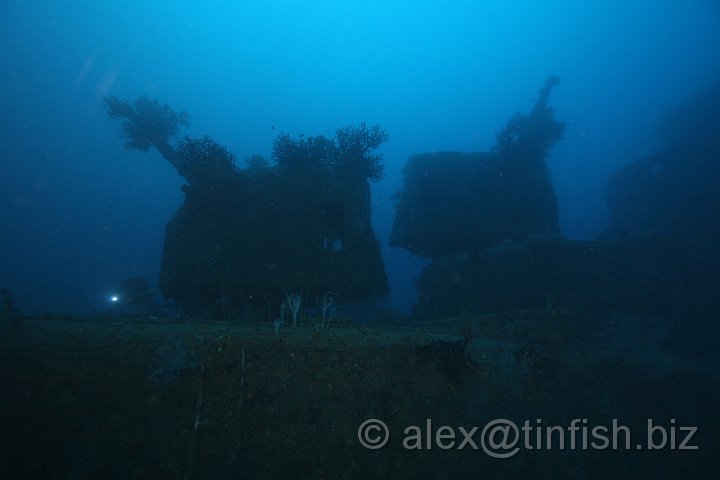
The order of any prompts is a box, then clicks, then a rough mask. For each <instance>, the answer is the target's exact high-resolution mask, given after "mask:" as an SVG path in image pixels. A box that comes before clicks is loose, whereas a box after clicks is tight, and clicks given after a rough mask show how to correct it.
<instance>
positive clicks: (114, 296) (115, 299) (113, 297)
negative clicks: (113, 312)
mask: <svg viewBox="0 0 720 480" xmlns="http://www.w3.org/2000/svg"><path fill="white" fill-rule="evenodd" d="M110 301H111V302H113V303H115V302H117V301H118V297H117V295H113V296H112V297H110Z"/></svg>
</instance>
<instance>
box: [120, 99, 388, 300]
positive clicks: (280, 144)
mask: <svg viewBox="0 0 720 480" xmlns="http://www.w3.org/2000/svg"><path fill="white" fill-rule="evenodd" d="M106 107H107V110H108V114H109V115H110V116H111V117H113V118H120V119H122V120H123V124H122V130H123V132H124V134H125V136H126V138H127V143H126V147H127V148H130V149H139V150H148V149H149V148H150V147H151V146H154V147H155V148H156V149H157V150H158V151H159V152H160V153H161V154H162V156H163V157H164V158H165V159H166V160H168V161H169V162H170V163H171V164H172V165H173V166H174V167H175V168H176V170H177V171H178V173H179V174H180V175H182V176H183V177H184V178H185V179H186V180H187V182H188V183H187V184H186V185H184V186H183V192H184V193H185V200H184V202H183V205H182V206H181V207H180V209H179V210H178V211H177V213H176V214H175V215H174V216H173V218H172V219H171V220H170V222H169V224H168V226H167V231H166V235H165V245H164V249H163V257H162V267H161V272H160V281H159V286H160V290H161V292H162V294H163V295H164V296H165V297H167V298H170V299H173V300H175V301H176V302H177V303H178V304H180V305H181V306H182V307H183V308H185V309H186V310H188V311H191V312H200V311H215V312H218V311H220V310H221V309H222V310H223V311H224V309H225V306H227V305H228V304H233V305H239V306H243V307H245V306H249V307H255V308H258V307H261V308H262V311H263V312H266V311H268V310H266V306H271V307H272V309H273V311H274V309H275V307H277V305H279V303H280V301H281V300H282V298H284V295H285V294H286V293H289V292H297V293H304V294H306V297H307V298H315V297H316V296H322V295H324V294H326V293H327V292H333V294H334V295H336V296H338V297H339V298H341V299H342V300H343V301H361V300H365V299H367V298H368V297H370V296H371V295H374V294H384V293H387V292H388V284H387V279H386V276H385V270H384V266H383V262H382V258H381V255H380V246H379V244H378V242H377V240H376V238H375V234H374V232H373V229H372V226H371V224H370V208H371V207H370V186H369V181H372V180H377V179H379V178H380V177H381V176H382V162H381V160H382V158H381V157H380V156H379V155H377V154H374V153H373V151H374V150H375V149H376V148H377V147H378V146H379V145H380V144H381V143H383V142H385V141H386V140H387V139H388V135H387V133H386V132H385V131H384V130H383V129H382V128H380V127H379V126H374V127H368V126H366V125H365V124H360V125H357V126H348V127H344V128H341V129H338V130H337V131H336V135H335V138H334V139H328V138H325V137H322V136H318V137H305V138H302V137H301V138H297V139H294V138H291V137H290V136H289V135H287V134H282V135H280V136H278V137H277V139H276V140H275V142H274V145H273V159H274V160H275V161H276V163H277V164H276V165H275V166H271V167H270V166H264V162H262V161H260V159H259V158H251V159H250V161H249V162H248V165H249V166H250V168H246V169H239V168H237V167H236V165H235V157H234V155H233V154H232V153H230V152H229V151H228V150H227V149H226V148H225V147H223V146H221V145H219V144H218V143H216V142H215V141H214V140H212V139H211V138H209V137H203V138H200V139H193V138H188V137H185V138H183V139H181V140H180V141H178V142H177V143H176V144H175V145H171V144H170V141H171V140H172V138H173V137H174V136H175V135H176V134H177V132H178V130H179V128H180V127H181V126H183V125H187V122H188V115H187V114H186V113H184V112H176V111H174V110H172V109H171V108H170V107H169V106H167V105H163V104H160V103H158V102H157V101H154V100H150V99H148V98H146V97H140V98H139V99H137V100H136V101H135V102H134V103H133V104H130V103H128V102H125V101H122V100H119V99H117V98H112V97H111V98H107V99H106ZM275 314H276V313H275Z"/></svg>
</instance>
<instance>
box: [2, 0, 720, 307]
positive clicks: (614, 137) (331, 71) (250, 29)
mask: <svg viewBox="0 0 720 480" xmlns="http://www.w3.org/2000/svg"><path fill="white" fill-rule="evenodd" d="M718 45H720V4H718V3H717V2H716V1H712V0H706V1H700V0H698V1H691V2H676V1H669V0H665V1H645V0H643V1H641V0H638V1H632V2H627V1H619V0H613V1H605V2H578V1H574V0H564V1H553V2H537V1H530V0H525V1H500V0H496V1H482V2H481V1H470V0H468V1H463V0H458V1H455V0H454V1H447V2H429V1H408V0H403V1H392V0H383V1H364V2H355V1H308V2H302V1H297V2H295V1H271V0H263V1H252V2H251V1H246V2H239V1H215V2H184V1H175V2H160V1H151V2H128V1H115V0H108V1H102V2H98V1H90V0H79V1H67V2H49V1H37V2H26V1H20V0H5V1H3V2H2V5H1V6H0V105H1V106H2V110H1V111H0V165H1V166H2V174H0V225H2V235H1V237H0V286H2V287H5V288H9V289H10V290H11V291H12V293H13V295H14V299H15V304H16V306H17V308H19V309H20V310H22V311H23V312H26V313H45V312H70V313H94V312H99V311H103V310H104V309H107V308H108V305H107V300H108V296H109V294H110V293H111V288H112V286H113V285H114V284H115V283H116V282H117V281H118V279H121V278H126V277H132V276H143V277H145V278H148V279H149V280H150V283H151V284H154V283H155V282H156V279H157V276H158V271H159V268H160V256H161V253H162V241H163V236H164V228H165V224H166V222H167V221H168V220H169V219H170V217H171V216H172V214H173V213H174V212H175V211H176V209H177V208H178V206H179V205H180V204H181V202H182V193H181V191H180V186H181V185H182V184H183V179H182V178H181V177H179V176H178V175H177V173H176V172H175V170H174V169H173V168H172V167H171V166H170V165H169V164H168V163H167V162H166V161H165V160H164V159H162V158H161V156H160V155H159V154H158V153H157V152H156V151H154V150H153V151H150V152H149V153H142V152H137V151H125V150H123V140H122V139H121V138H120V137H119V134H118V123H117V122H116V121H114V120H111V119H109V118H108V117H107V115H106V113H105V110H104V107H103V104H102V99H103V97H105V96H106V95H115V96H118V97H120V98H124V99H129V100H132V99H134V98H136V97H138V96H140V95H143V94H146V95H148V96H150V97H152V98H157V99H158V100H160V101H162V102H167V103H168V104H170V105H171V106H172V107H173V108H175V109H178V110H185V111H187V112H189V113H190V115H191V124H190V127H189V128H188V129H187V130H186V131H185V132H184V133H187V134H189V135H192V136H200V135H203V134H207V135H210V136H212V137H213V138H215V139H216V140H217V141H218V142H220V143H221V144H223V145H225V146H226V147H228V148H229V149H230V150H231V151H232V152H234V153H235V154H236V156H237V158H238V159H239V160H240V163H242V159H243V158H245V157H246V156H248V155H251V154H253V153H259V154H261V155H263V156H265V157H266V158H269V157H270V153H271V148H272V140H273V138H274V137H275V136H276V135H277V134H278V133H279V132H288V133H290V134H291V135H293V136H296V135H300V134H308V135H327V136H332V134H333V132H334V130H335V129H336V128H338V127H340V126H343V125H347V124H350V123H358V122H361V121H366V122H368V124H376V123H380V124H382V125H383V127H385V128H386V129H387V131H388V132H389V133H390V136H391V140H390V141H389V142H387V143H386V144H384V145H383V146H382V148H381V151H382V153H383V154H384V157H385V162H386V169H385V172H386V177H385V179H384V180H383V181H381V182H379V183H377V184H374V185H373V199H372V202H373V215H374V217H373V222H374V225H375V231H376V235H377V237H378V238H379V239H380V241H381V244H382V245H383V256H384V260H385V265H386V268H387V271H388V275H389V278H390V282H391V290H392V293H391V295H390V297H389V298H387V299H385V300H384V302H385V303H386V304H387V305H388V306H393V307H396V308H399V309H401V310H404V311H407V310H408V309H409V307H410V305H411V304H412V303H414V301H415V296H416V294H417V293H416V292H415V290H414V281H415V280H414V279H415V277H416V275H417V274H418V273H419V271H420V265H421V264H422V262H421V261H420V260H418V259H414V258H412V257H411V256H410V255H409V254H408V253H406V252H405V251H404V250H401V249H392V248H390V247H388V246H387V240H388V236H389V232H390V227H391V224H392V218H393V215H394V206H393V201H392V199H391V196H392V195H393V194H394V193H395V192H396V191H397V190H398V189H399V188H401V185H402V167H403V166H404V164H405V162H406V160H407V158H408V156H409V155H410V154H413V153H420V152H432V151H438V150H456V151H481V150H487V149H489V148H490V147H491V146H492V145H493V144H494V140H495V138H494V133H495V132H496V131H498V130H499V129H500V128H501V127H502V126H503V125H504V123H505V121H506V120H507V119H508V118H509V117H510V116H511V115H512V114H513V113H514V112H516V111H523V112H527V111H528V110H529V108H530V107H531V106H532V104H533V99H534V96H535V95H536V93H537V91H538V89H539V88H540V86H541V85H542V83H543V81H544V80H545V79H546V78H547V77H548V76H549V75H551V74H554V75H557V76H558V77H560V78H561V79H562V83H561V84H560V85H559V86H558V87H557V88H556V89H555V91H554V92H553V95H552V98H551V102H550V103H551V104H552V105H553V106H554V107H555V109H556V111H557V117H558V119H559V120H560V121H564V122H566V123H567V130H566V135H565V140H564V141H562V142H560V143H559V144H558V145H557V146H556V147H555V148H554V149H553V150H552V152H551V155H550V158H549V159H548V165H549V167H550V170H551V174H552V178H553V182H554V186H555V189H556V192H557V194H558V198H559V205H560V219H561V226H562V230H563V233H564V234H565V235H566V236H567V237H568V238H571V239H580V238H582V239H587V238H594V237H595V236H596V235H598V234H599V232H601V231H602V229H603V227H604V226H605V225H606V223H607V212H606V207H605V198H606V197H605V185H606V182H607V178H608V175H609V174H610V173H611V172H613V171H615V170H617V169H618V168H619V167H621V166H623V165H626V164H628V163H630V162H631V161H633V160H635V159H637V158H639V157H641V156H642V155H644V154H647V153H650V152H653V151H656V150H657V148H658V146H659V144H660V141H659V139H658V138H657V135H656V133H655V125H656V122H657V121H658V119H659V118H660V117H661V116H662V114H663V113H664V112H666V111H667V110H668V109H669V108H671V107H672V106H674V105H675V104H677V103H679V102H681V101H683V100H684V99H686V98H688V97H689V96H690V95H692V94H693V93H695V92H696V91H699V90H701V89H703V88H705V87H707V86H708V85H710V84H711V83H712V82H713V81H715V80H716V79H718V78H720V55H719V54H718V53H720V52H719V51H718V47H717V46H718Z"/></svg>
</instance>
